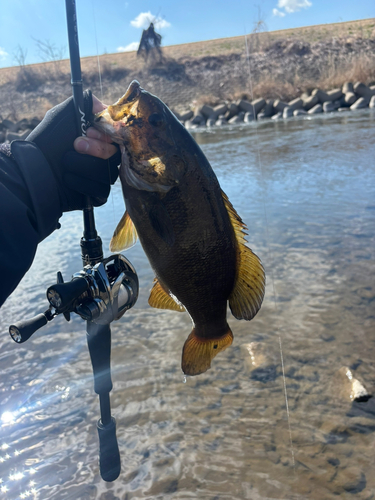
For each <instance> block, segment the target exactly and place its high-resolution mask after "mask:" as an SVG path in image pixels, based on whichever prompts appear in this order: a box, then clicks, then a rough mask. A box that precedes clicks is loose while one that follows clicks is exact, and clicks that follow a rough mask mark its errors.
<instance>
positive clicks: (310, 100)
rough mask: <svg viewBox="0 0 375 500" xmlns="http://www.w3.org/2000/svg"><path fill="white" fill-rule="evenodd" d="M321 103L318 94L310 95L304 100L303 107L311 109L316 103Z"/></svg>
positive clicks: (307, 109)
mask: <svg viewBox="0 0 375 500" xmlns="http://www.w3.org/2000/svg"><path fill="white" fill-rule="evenodd" d="M318 103H319V99H318V96H317V95H310V96H309V97H307V98H306V99H304V101H303V109H305V110H306V111H309V109H311V108H313V107H314V106H315V105H316V104H318Z"/></svg>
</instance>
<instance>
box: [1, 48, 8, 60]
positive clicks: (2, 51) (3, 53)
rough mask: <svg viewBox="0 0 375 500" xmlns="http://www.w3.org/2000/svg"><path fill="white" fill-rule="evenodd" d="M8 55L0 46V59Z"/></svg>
mask: <svg viewBox="0 0 375 500" xmlns="http://www.w3.org/2000/svg"><path fill="white" fill-rule="evenodd" d="M8 55H9V54H8V52H6V51H5V49H3V48H2V47H0V60H4V59H6V58H7V56H8Z"/></svg>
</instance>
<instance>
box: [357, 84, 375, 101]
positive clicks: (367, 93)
mask: <svg viewBox="0 0 375 500" xmlns="http://www.w3.org/2000/svg"><path fill="white" fill-rule="evenodd" d="M353 89H354V92H355V93H356V94H357V95H359V97H364V98H365V99H367V100H368V102H369V101H370V99H371V97H372V96H373V95H374V94H375V92H374V91H373V90H371V89H370V87H367V85H365V84H364V83H362V82H357V83H355V84H354V87H353Z"/></svg>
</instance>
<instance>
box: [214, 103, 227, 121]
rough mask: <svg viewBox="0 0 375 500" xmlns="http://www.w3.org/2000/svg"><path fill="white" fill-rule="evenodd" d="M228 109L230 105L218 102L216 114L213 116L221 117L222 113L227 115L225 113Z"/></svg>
mask: <svg viewBox="0 0 375 500" xmlns="http://www.w3.org/2000/svg"><path fill="white" fill-rule="evenodd" d="M227 111H228V106H227V105H226V104H225V103H224V104H218V105H217V106H215V107H214V114H213V116H212V118H216V119H217V118H219V116H220V115H223V116H224V115H225V113H226V112H227Z"/></svg>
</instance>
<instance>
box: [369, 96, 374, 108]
mask: <svg viewBox="0 0 375 500" xmlns="http://www.w3.org/2000/svg"><path fill="white" fill-rule="evenodd" d="M368 107H369V108H375V95H373V96H372V97H371V101H370V104H369V105H368Z"/></svg>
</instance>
